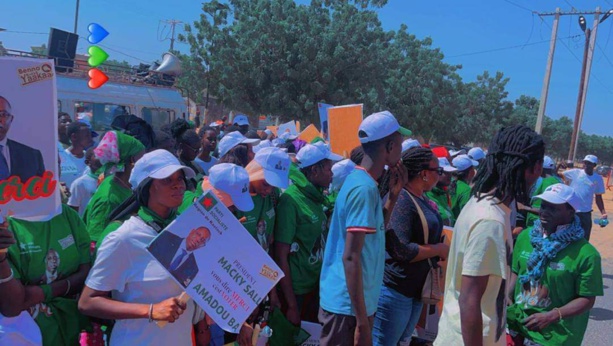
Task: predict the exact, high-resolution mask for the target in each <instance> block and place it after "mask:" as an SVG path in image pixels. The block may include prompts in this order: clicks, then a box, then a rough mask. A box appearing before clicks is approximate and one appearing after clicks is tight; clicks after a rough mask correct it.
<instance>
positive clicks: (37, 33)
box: [3, 30, 49, 35]
mask: <svg viewBox="0 0 613 346" xmlns="http://www.w3.org/2000/svg"><path fill="white" fill-rule="evenodd" d="M3 32H8V33H11V34H28V35H49V33H48V32H33V31H13V30H5V31H3Z"/></svg>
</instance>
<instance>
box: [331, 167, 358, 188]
mask: <svg viewBox="0 0 613 346" xmlns="http://www.w3.org/2000/svg"><path fill="white" fill-rule="evenodd" d="M355 167H356V164H355V163H354V162H353V161H351V160H349V159H344V160H341V161H339V162H337V163H335V164H334V165H333V166H332V182H331V183H330V191H332V192H338V191H340V190H341V187H342V186H343V183H344V182H345V179H346V178H347V176H348V175H349V174H350V173H351V172H353V170H354V169H355Z"/></svg>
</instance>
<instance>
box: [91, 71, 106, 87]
mask: <svg viewBox="0 0 613 346" xmlns="http://www.w3.org/2000/svg"><path fill="white" fill-rule="evenodd" d="M88 75H89V82H87V86H88V87H90V88H91V89H98V88H100V87H101V86H103V85H104V83H106V82H108V80H109V77H108V76H107V75H106V74H104V72H102V71H100V70H98V69H97V68H93V69H91V70H89V72H88Z"/></svg>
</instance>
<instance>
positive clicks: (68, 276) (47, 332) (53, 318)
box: [0, 205, 90, 345]
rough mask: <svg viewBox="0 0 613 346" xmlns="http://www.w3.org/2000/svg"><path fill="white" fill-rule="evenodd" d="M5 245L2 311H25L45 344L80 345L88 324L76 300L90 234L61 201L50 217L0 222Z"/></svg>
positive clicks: (0, 267)
mask: <svg viewBox="0 0 613 346" xmlns="http://www.w3.org/2000/svg"><path fill="white" fill-rule="evenodd" d="M11 243H12V244H14V245H13V246H10V247H8V246H9V245H10V244H11ZM7 247H8V252H1V251H0V313H1V314H2V315H4V316H7V317H10V316H17V315H19V314H20V313H21V312H22V311H24V310H25V311H28V312H29V313H30V315H31V316H32V319H34V321H35V322H36V324H37V325H38V327H39V328H40V331H41V334H42V338H43V344H44V345H78V343H79V334H80V333H81V331H82V330H84V329H89V326H90V324H89V321H88V319H87V318H86V317H84V316H83V315H81V314H80V313H79V311H78V310H77V300H76V297H77V294H79V292H81V288H82V287H83V283H84V281H85V278H86V277H87V273H88V272H89V269H90V255H89V236H88V235H87V232H86V231H85V224H83V221H81V219H80V218H79V215H78V214H77V213H76V212H75V211H74V210H73V209H72V208H70V207H69V206H67V205H62V212H61V214H59V215H57V216H55V217H54V218H52V219H51V220H49V221H38V222H34V221H25V220H19V219H15V218H13V217H9V218H8V220H7V222H6V223H3V224H1V225H0V250H1V249H3V248H4V249H6V248H7Z"/></svg>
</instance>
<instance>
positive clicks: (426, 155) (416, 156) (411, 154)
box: [402, 147, 434, 181]
mask: <svg viewBox="0 0 613 346" xmlns="http://www.w3.org/2000/svg"><path fill="white" fill-rule="evenodd" d="M432 159H434V153H433V152H432V150H430V149H428V148H424V147H413V148H410V149H409V150H406V151H405V152H404V153H402V164H403V165H404V166H405V167H406V168H407V171H408V177H409V181H411V180H413V179H415V178H417V177H418V176H419V173H420V172H421V171H423V170H424V169H427V168H428V167H429V164H430V161H432Z"/></svg>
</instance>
